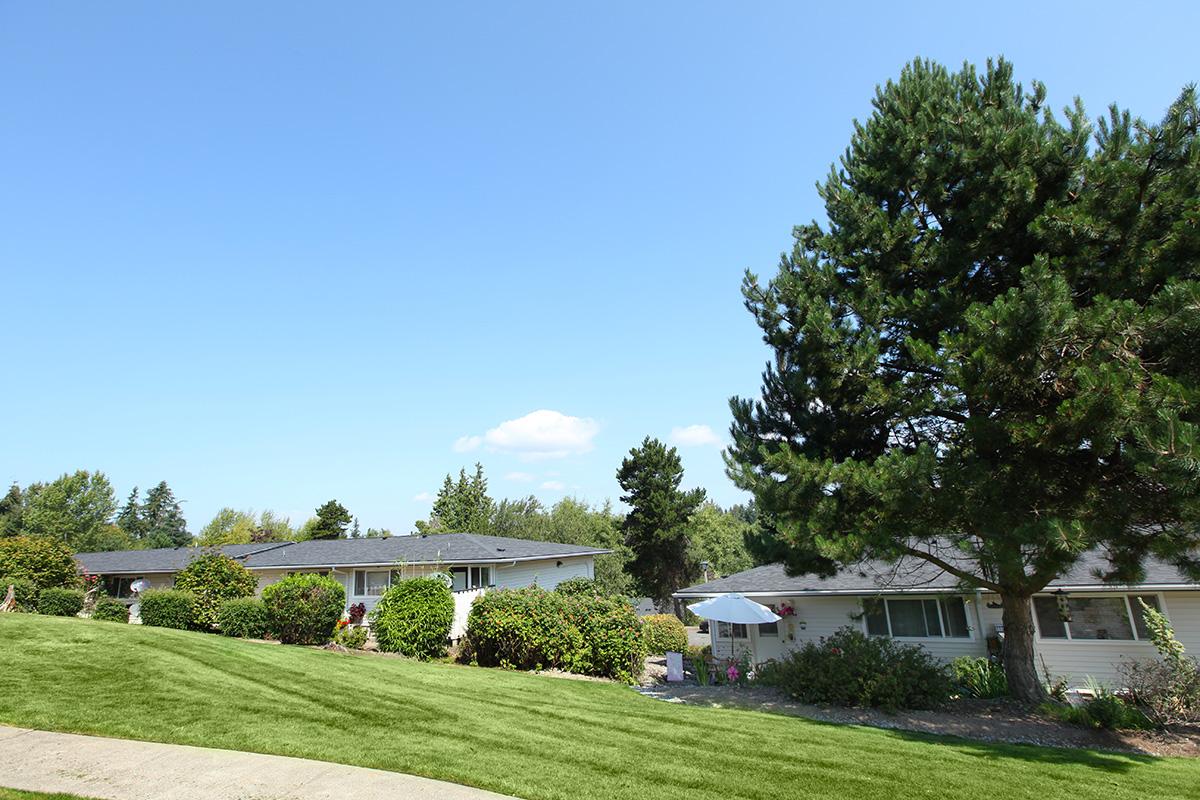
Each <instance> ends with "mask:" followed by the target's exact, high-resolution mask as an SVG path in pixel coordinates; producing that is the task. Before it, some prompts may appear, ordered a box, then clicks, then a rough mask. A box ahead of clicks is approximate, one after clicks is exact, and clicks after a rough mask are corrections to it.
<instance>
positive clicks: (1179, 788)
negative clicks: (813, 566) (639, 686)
mask: <svg viewBox="0 0 1200 800" xmlns="http://www.w3.org/2000/svg"><path fill="white" fill-rule="evenodd" d="M0 722H4V723H8V724H12V725H20V726H25V727H32V728H41V729H45V730H61V731H74V732H80V733H94V734H103V735H108V736H119V737H126V738H132V739H143V740H149V741H159V742H178V743H182V744H193V745H202V746H208V747H221V748H229V749H233V750H248V751H254V752H261V753H277V754H282V755H290V756H300V757H305V758H315V759H322V760H326V761H337V762H341V763H345V764H358V765H361V766H367V767H377V768H382V769H388V770H396V771H400V772H408V773H413V774H417V775H425V776H428V777H431V778H440V779H443V780H450V781H456V782H459V783H465V784H470V785H474V786H480V787H484V788H487V789H491V790H494V791H498V792H504V793H507V794H513V795H517V796H519V797H524V798H529V799H530V800H542V799H543V798H545V800H551V799H552V798H564V799H565V798H584V799H585V800H586V799H588V798H591V799H594V800H625V799H628V800H657V799H658V798H662V799H663V800H668V798H669V799H670V800H679V799H680V798H687V799H688V800H707V799H708V798H712V799H713V800H717V798H720V800H732V799H733V798H764V799H765V798H778V797H789V798H806V797H814V798H815V797H821V798H855V799H856V800H870V799H871V798H879V799H883V798H886V800H896V798H906V799H907V798H922V797H928V798H939V800H946V799H947V798H963V800H967V799H968V798H969V799H970V800H978V798H984V797H986V798H988V799H989V800H1009V799H1010V798H1011V799H1013V800H1015V799H1016V798H1027V799H1028V800H1043V799H1044V798H1051V797H1072V798H1076V799H1077V800H1085V799H1086V798H1096V799H1097V800H1100V799H1101V798H1103V800H1117V799H1118V798H1126V797H1127V798H1138V800H1146V798H1155V797H1162V798H1178V797H1186V796H1188V795H1189V794H1191V793H1192V792H1194V791H1195V790H1196V787H1197V785H1200V763H1197V762H1194V761H1185V760H1179V759H1154V758H1148V757H1133V756H1125V755H1114V754H1106V753H1096V752H1087V751H1073V750H1060V749H1050V748H1038V747H1030V746H1005V745H990V744H982V743H978V742H967V741H962V740H956V739H944V738H938V737H927V736H920V735H916V734H908V733H902V732H895V731H882V730H875V729H869V728H857V727H848V726H836V725H826V724H822V723H817V722H810V721H808V720H803V719H797V718H794V717H784V716H775V715H770V714H763V713H759V712H753V711H738V710H733V709H728V710H725V709H710V708H695V707H685V706H678V705H672V704H668V703H663V702H661V701H656V700H650V699H647V698H644V697H641V696H640V695H638V694H636V693H635V692H633V691H631V690H630V689H628V688H626V687H623V686H618V685H613V684H606V683H588V682H582V681H570V680H562V679H556V678H550V677H542V676H535V675H526V674H520V673H511V672H503V671H499V670H484V669H477V668H472V667H464V666H458V665H452V664H421V663H417V662H413V661H407V660H402V659H393V658H378V657H371V656H364V655H346V654H339V653H333V652H328V651H321V650H315V649H308V648H299V647H283V646H276V645H268V644H257V643H251V642H242V641H236V640H230V639H225V638H222V637H220V636H213V635H208V634H199V633H186V632H182V631H171V630H164V629H154V628H143V627H140V626H132V625H129V626H127V625H119V624H115V623H106V622H93V621H91V620H80V619H64V618H55V617H40V616H30V615H23V614H3V615H0Z"/></svg>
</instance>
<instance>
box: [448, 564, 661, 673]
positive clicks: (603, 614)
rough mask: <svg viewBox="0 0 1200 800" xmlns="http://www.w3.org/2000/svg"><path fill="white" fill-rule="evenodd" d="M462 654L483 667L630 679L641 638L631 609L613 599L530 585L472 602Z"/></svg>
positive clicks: (641, 652)
mask: <svg viewBox="0 0 1200 800" xmlns="http://www.w3.org/2000/svg"><path fill="white" fill-rule="evenodd" d="M462 655H463V657H464V658H466V659H469V660H471V661H473V662H474V663H477V664H481V665H483V666H499V667H507V668H511V669H563V670H568V671H571V672H578V673H581V674H584V675H597V676H602V677H613V678H619V679H621V680H632V679H633V678H636V677H637V676H638V675H639V674H640V673H641V669H642V659H643V657H644V655H645V639H644V638H643V636H642V631H641V625H640V624H639V622H638V619H637V616H636V615H635V614H634V611H633V608H632V607H631V606H630V605H629V604H628V603H625V602H624V601H622V600H621V599H619V598H614V597H601V596H597V595H571V594H567V593H563V592H547V591H545V590H544V589H541V588H539V587H536V586H531V587H527V588H524V589H500V590H498V591H492V592H488V593H487V594H485V595H484V596H483V597H481V598H479V599H478V600H476V601H475V603H474V605H472V606H471V613H470V615H469V616H468V617H467V635H466V639H465V641H464V642H463V652H462Z"/></svg>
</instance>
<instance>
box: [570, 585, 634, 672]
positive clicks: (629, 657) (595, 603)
mask: <svg viewBox="0 0 1200 800" xmlns="http://www.w3.org/2000/svg"><path fill="white" fill-rule="evenodd" d="M566 611H567V618H568V619H569V620H570V621H571V622H572V623H573V624H574V625H575V627H576V628H577V629H578V630H579V633H580V635H581V636H582V637H583V638H582V642H581V643H580V646H579V651H578V652H577V653H576V655H575V658H574V659H573V661H574V665H573V666H572V668H571V669H572V671H573V672H578V673H580V674H583V675H595V676H596V677H600V678H616V679H617V680H621V681H625V682H627V683H632V682H633V681H635V680H636V679H637V678H638V676H639V675H641V674H642V670H643V668H644V667H645V661H646V638H645V636H644V635H643V632H642V623H641V621H640V620H639V619H638V616H637V612H636V611H635V610H634V608H633V606H632V605H630V604H629V603H628V602H626V601H625V600H624V598H621V597H603V596H601V595H596V594H591V595H586V594H579V595H573V596H572V595H568V596H567V604H566Z"/></svg>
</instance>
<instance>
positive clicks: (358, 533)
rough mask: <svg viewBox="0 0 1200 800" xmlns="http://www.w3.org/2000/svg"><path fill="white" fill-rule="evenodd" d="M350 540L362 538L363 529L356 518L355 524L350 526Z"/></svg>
mask: <svg viewBox="0 0 1200 800" xmlns="http://www.w3.org/2000/svg"><path fill="white" fill-rule="evenodd" d="M350 538H351V539H359V538H362V529H361V528H359V527H358V517H355V518H354V524H353V525H351V526H350Z"/></svg>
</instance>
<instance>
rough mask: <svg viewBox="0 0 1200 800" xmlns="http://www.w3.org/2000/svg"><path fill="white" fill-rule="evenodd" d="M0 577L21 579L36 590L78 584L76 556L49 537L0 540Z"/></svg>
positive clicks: (56, 540)
mask: <svg viewBox="0 0 1200 800" xmlns="http://www.w3.org/2000/svg"><path fill="white" fill-rule="evenodd" d="M0 575H7V576H8V577H10V578H24V579H26V580H28V581H31V582H32V583H33V585H34V586H36V587H37V588H38V589H46V588H49V587H51V586H68V587H70V586H76V585H78V583H79V576H78V574H77V571H76V565H75V554H74V553H73V552H71V548H70V547H68V546H67V544H66V543H65V542H62V541H60V540H58V539H52V538H50V537H48V536H6V537H3V538H0Z"/></svg>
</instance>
